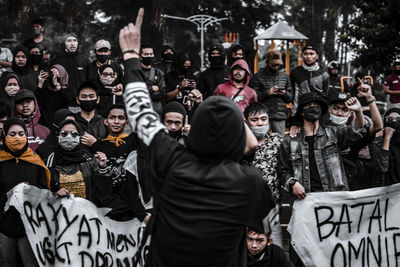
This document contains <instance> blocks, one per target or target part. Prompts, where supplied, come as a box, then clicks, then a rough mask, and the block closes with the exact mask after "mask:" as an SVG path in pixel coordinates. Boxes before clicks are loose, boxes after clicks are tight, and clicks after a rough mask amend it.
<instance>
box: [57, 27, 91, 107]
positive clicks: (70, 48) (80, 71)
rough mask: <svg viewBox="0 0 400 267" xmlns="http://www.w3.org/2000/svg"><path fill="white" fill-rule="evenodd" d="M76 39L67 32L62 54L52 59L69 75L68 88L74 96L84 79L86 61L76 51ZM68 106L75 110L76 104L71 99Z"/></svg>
mask: <svg viewBox="0 0 400 267" xmlns="http://www.w3.org/2000/svg"><path fill="white" fill-rule="evenodd" d="M78 44H79V43H78V39H77V37H76V35H75V34H67V35H66V36H65V41H64V45H63V54H62V55H61V56H58V57H56V58H55V59H54V64H60V65H62V66H63V67H64V68H65V70H66V71H67V73H68V75H69V84H68V88H69V89H71V90H72V92H73V94H74V96H77V95H78V89H79V86H80V85H81V84H82V83H83V82H84V81H85V80H86V77H87V65H88V62H87V60H85V58H84V57H83V56H82V54H81V53H79V52H78ZM68 107H69V108H70V109H71V111H73V112H77V111H78V110H79V109H77V104H76V102H75V101H73V100H71V101H70V103H69V104H68Z"/></svg>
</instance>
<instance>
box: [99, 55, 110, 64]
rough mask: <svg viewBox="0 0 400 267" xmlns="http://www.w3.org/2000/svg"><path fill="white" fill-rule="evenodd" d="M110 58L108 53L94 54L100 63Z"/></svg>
mask: <svg viewBox="0 0 400 267" xmlns="http://www.w3.org/2000/svg"><path fill="white" fill-rule="evenodd" d="M109 58H110V56H109V55H96V59H97V61H98V62H100V63H105V62H107V60H108V59H109Z"/></svg>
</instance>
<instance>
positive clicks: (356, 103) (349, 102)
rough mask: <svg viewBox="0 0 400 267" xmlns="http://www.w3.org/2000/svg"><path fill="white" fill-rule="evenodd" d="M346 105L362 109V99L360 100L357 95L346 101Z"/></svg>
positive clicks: (350, 107) (355, 109) (354, 109)
mask: <svg viewBox="0 0 400 267" xmlns="http://www.w3.org/2000/svg"><path fill="white" fill-rule="evenodd" d="M344 104H345V105H346V107H347V108H348V109H349V110H352V111H360V110H361V104H360V101H358V99H357V97H352V98H350V99H348V100H347V101H346V102H345V103H344Z"/></svg>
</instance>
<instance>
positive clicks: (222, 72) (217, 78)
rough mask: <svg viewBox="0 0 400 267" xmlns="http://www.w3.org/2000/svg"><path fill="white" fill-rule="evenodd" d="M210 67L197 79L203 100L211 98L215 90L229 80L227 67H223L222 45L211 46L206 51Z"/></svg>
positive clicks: (223, 51) (223, 53)
mask: <svg viewBox="0 0 400 267" xmlns="http://www.w3.org/2000/svg"><path fill="white" fill-rule="evenodd" d="M208 60H209V61H210V67H209V68H208V69H206V70H205V71H203V72H202V73H201V74H200V77H199V90H200V92H201V93H202V94H203V96H204V99H207V97H209V96H212V95H213V93H214V90H215V88H217V86H218V85H219V84H221V83H224V82H226V81H228V79H229V71H230V68H229V66H227V65H225V50H224V47H223V46H222V45H218V44H213V45H212V46H211V47H210V48H209V50H208Z"/></svg>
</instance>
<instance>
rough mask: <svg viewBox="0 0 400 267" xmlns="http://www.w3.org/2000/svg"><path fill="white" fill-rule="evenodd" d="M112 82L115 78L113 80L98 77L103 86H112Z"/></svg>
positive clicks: (111, 78)
mask: <svg viewBox="0 0 400 267" xmlns="http://www.w3.org/2000/svg"><path fill="white" fill-rule="evenodd" d="M114 81H115V78H113V77H110V76H107V77H104V76H103V75H101V76H100V82H101V83H102V84H103V85H110V84H112V83H113V82H114Z"/></svg>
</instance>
